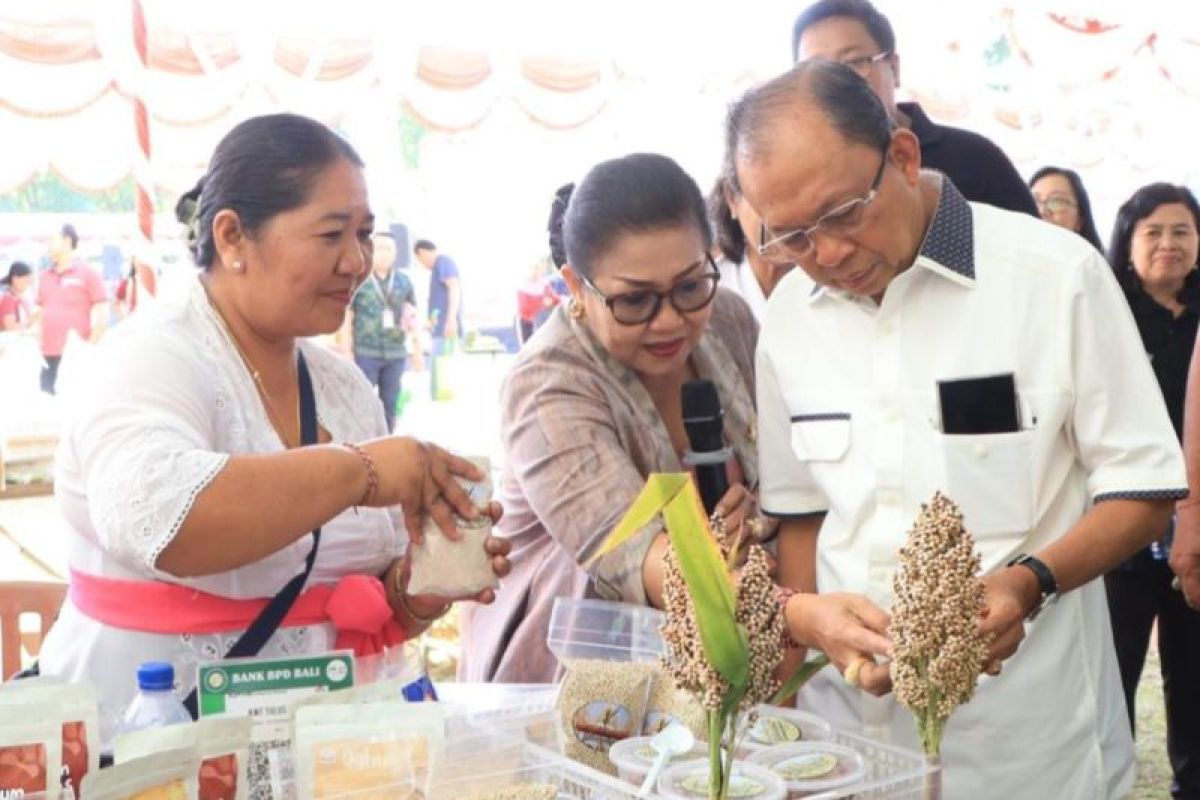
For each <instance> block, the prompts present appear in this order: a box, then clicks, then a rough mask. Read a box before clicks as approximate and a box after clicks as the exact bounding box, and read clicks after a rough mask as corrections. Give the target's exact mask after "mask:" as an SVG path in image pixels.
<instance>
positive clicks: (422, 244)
mask: <svg viewBox="0 0 1200 800" xmlns="http://www.w3.org/2000/svg"><path fill="white" fill-rule="evenodd" d="M422 250H426V251H435V250H437V245H436V244H434V243H433V242H431V241H429V240H428V239H417V241H416V242H415V243H413V252H414V253H419V252H421V251H422Z"/></svg>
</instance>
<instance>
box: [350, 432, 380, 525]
mask: <svg viewBox="0 0 1200 800" xmlns="http://www.w3.org/2000/svg"><path fill="white" fill-rule="evenodd" d="M342 447H344V448H346V449H347V450H349V451H350V452H351V453H354V454H355V455H356V456H358V458H359V460H360V461H362V463H363V466H364V467H366V468H367V489H366V491H364V492H363V496H362V499H360V500H359V501H358V502H357V503H355V504H354V510H355V511H357V510H358V507H359V506H365V505H370V503H371V501H372V500H373V499H374V498H375V492H376V491H377V490H378V489H379V473H378V472H376V471H375V459H373V458H371V454H370V453H368V452H367V451H366V450H364V449H362V448H361V447H359V446H358V445H356V444H354V443H353V442H342Z"/></svg>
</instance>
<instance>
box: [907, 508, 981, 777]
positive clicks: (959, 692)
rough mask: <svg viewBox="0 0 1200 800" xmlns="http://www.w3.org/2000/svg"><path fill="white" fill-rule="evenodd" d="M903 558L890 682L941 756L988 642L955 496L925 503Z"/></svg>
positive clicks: (928, 748)
mask: <svg viewBox="0 0 1200 800" xmlns="http://www.w3.org/2000/svg"><path fill="white" fill-rule="evenodd" d="M899 564H900V568H899V569H898V570H897V571H896V575H895V580H894V590H895V595H896V601H895V604H894V605H893V606H892V621H891V625H890V628H889V632H890V634H891V638H892V646H893V650H894V656H893V660H892V666H891V670H892V684H893V689H894V691H895V694H896V699H897V700H898V701H899V702H900V703H902V704H903V705H905V706H907V707H908V708H909V709H910V710H911V711H912V712H913V715H914V716H915V717H916V720H917V730H918V734H919V735H920V738H921V745H922V747H923V748H924V750H925V753H926V754H928V755H931V756H936V755H938V753H939V752H940V749H941V740H942V729H943V725H944V723H945V721H946V719H947V718H948V717H949V716H950V714H951V712H953V711H954V709H955V708H957V707H958V706H960V705H962V704H963V703H965V702H967V701H968V700H970V699H971V697H972V695H973V694H974V693H975V684H976V681H977V680H978V678H979V672H980V669H981V667H982V666H983V663H984V659H985V657H986V654H987V644H988V643H987V641H986V640H985V639H984V638H983V637H982V636H981V635H980V634H979V633H978V627H977V626H978V623H979V615H980V612H981V611H982V609H983V591H984V587H983V581H982V580H980V578H979V572H980V559H979V554H978V553H976V552H975V543H974V541H973V540H972V539H971V535H970V534H969V533H968V532H967V530H966V528H965V527H964V525H963V516H962V512H961V511H959V509H958V506H956V505H955V504H954V502H953V501H951V500H950V499H949V498H947V497H945V496H944V495H942V494H941V493H940V492H938V493H936V494H934V496H933V499H932V500H930V501H929V502H928V503H926V504H924V505H922V506H921V513H920V514H919V515H918V516H917V519H916V521H915V522H914V523H913V527H912V530H911V531H910V532H909V535H908V539H907V541H906V542H905V545H904V546H903V547H902V548H900V554H899Z"/></svg>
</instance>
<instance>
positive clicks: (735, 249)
mask: <svg viewBox="0 0 1200 800" xmlns="http://www.w3.org/2000/svg"><path fill="white" fill-rule="evenodd" d="M726 191H733V189H732V188H730V185H729V179H728V178H727V177H726V176H725V175H722V176H721V177H719V178H717V182H716V183H714V184H713V188H712V190H711V191H709V193H708V219H709V222H710V223H712V228H713V233H714V234H716V239H717V248H718V249H719V250H720V251H721V255H723V256H725V258H726V260H728V261H729V262H730V263H731V264H740V263H742V261H743V260H745V258H746V234H745V232H744V231H743V230H742V226H741V223H739V222H738V221H737V218H736V217H734V216H733V209H732V208H730V207H729V201H728V200H727V199H726V197H725V193H726Z"/></svg>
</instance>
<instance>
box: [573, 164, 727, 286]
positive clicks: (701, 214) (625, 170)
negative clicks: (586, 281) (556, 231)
mask: <svg viewBox="0 0 1200 800" xmlns="http://www.w3.org/2000/svg"><path fill="white" fill-rule="evenodd" d="M559 205H560V204H558V203H555V208H554V210H555V211H557V210H558V207H559ZM554 225H555V220H554V215H553V213H552V214H551V219H550V226H551V227H553V226H554ZM676 225H691V226H693V227H694V228H695V229H696V232H697V233H699V234H700V237H701V239H702V240H703V241H704V249H705V251H707V250H708V249H709V248H710V247H711V246H712V231H711V230H710V229H709V227H708V217H707V215H706V212H705V208H704V197H703V195H701V194H700V187H699V186H697V185H696V182H695V181H694V180H692V178H691V176H690V175H688V174H687V173H686V172H684V171H683V168H682V167H680V166H679V165H678V164H676V163H675V162H674V161H672V160H671V159H669V158H667V157H666V156H661V155H657V154H655V153H633V154H631V155H627V156H625V157H623V158H615V159H613V160H611V161H602V162H601V163H599V164H597V165H596V166H594V167H592V168H591V170H589V171H588V174H587V175H585V176H584V177H583V180H582V181H580V182H579V185H578V186H576V187H575V191H574V192H572V194H571V200H570V203H569V204H567V207H566V210H565V213H564V215H563V219H562V223H561V227H562V231H563V241H564V243H565V248H566V256H567V262H568V263H570V265H571V267H572V268H573V269H575V270H576V271H577V272H579V273H581V274H582V275H584V276H591V275H592V268H593V265H594V264H595V262H596V260H597V259H598V258H600V257H601V256H603V255H604V254H605V253H606V252H608V249H609V248H610V247H612V246H613V244H614V243H615V242H616V240H617V238H618V237H619V236H621V235H622V234H625V233H642V232H645V231H653V230H658V229H661V228H668V227H673V226H676Z"/></svg>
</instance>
